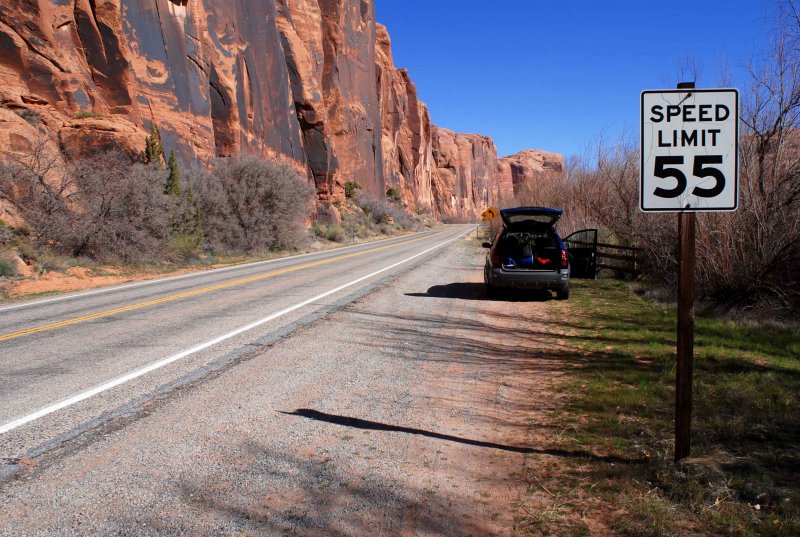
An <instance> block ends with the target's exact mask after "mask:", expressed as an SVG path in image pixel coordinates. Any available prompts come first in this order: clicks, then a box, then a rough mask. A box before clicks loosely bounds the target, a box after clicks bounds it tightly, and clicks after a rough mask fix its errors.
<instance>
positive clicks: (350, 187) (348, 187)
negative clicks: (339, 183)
mask: <svg viewBox="0 0 800 537" xmlns="http://www.w3.org/2000/svg"><path fill="white" fill-rule="evenodd" d="M356 190H361V185H359V184H358V183H356V182H354V181H347V182H346V183H345V184H344V197H346V198H347V199H350V198H352V197H353V196H355V194H356Z"/></svg>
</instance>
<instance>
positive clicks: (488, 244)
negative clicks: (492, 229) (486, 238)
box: [481, 242, 492, 248]
mask: <svg viewBox="0 0 800 537" xmlns="http://www.w3.org/2000/svg"><path fill="white" fill-rule="evenodd" d="M481 246H483V247H484V248H491V247H492V243H491V242H484V243H483V244H482V245H481Z"/></svg>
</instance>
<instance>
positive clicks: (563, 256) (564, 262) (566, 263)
mask: <svg viewBox="0 0 800 537" xmlns="http://www.w3.org/2000/svg"><path fill="white" fill-rule="evenodd" d="M561 268H562V269H565V268H569V258H568V257H567V251H566V250H561Z"/></svg>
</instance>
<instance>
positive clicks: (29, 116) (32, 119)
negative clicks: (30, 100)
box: [17, 108, 40, 127]
mask: <svg viewBox="0 0 800 537" xmlns="http://www.w3.org/2000/svg"><path fill="white" fill-rule="evenodd" d="M17 115H19V117H21V118H22V119H24V120H25V121H27V122H28V123H30V124H31V125H33V126H34V127H35V126H36V125H37V124H38V123H39V121H40V116H39V112H37V111H36V110H31V109H29V108H26V109H25V110H19V111H17Z"/></svg>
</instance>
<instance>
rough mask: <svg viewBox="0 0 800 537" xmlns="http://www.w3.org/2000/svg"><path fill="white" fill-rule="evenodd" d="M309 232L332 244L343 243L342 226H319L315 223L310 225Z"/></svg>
mask: <svg viewBox="0 0 800 537" xmlns="http://www.w3.org/2000/svg"><path fill="white" fill-rule="evenodd" d="M311 232H312V233H313V234H314V235H315V236H317V237H319V238H322V239H325V240H328V241H332V242H342V241H344V237H345V233H344V229H342V226H337V225H329V224H320V223H317V222H314V223H313V224H312V225H311Z"/></svg>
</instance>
